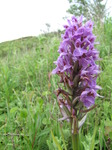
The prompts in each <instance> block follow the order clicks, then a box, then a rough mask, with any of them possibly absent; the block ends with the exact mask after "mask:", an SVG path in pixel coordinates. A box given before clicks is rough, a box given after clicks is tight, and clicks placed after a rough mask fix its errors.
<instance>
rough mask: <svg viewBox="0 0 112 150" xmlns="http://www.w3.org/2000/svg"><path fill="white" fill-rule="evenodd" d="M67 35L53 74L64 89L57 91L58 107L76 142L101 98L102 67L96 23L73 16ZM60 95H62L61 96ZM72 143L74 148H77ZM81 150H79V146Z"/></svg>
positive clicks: (67, 27)
mask: <svg viewBox="0 0 112 150" xmlns="http://www.w3.org/2000/svg"><path fill="white" fill-rule="evenodd" d="M64 28H65V33H64V34H63V35H62V42H61V44H60V47H59V50H58V52H59V57H58V59H57V61H55V62H54V63H55V65H56V68H55V69H54V70H53V71H52V74H57V75H59V76H60V83H63V84H64V86H65V88H64V89H62V88H60V87H59V88H58V90H57V91H56V95H57V99H58V103H59V108H60V111H61V113H62V115H63V118H61V119H59V120H61V121H62V120H67V121H70V123H71V132H72V137H73V138H72V139H73V141H74V140H76V139H75V137H78V136H76V135H77V134H78V133H79V128H80V126H82V124H81V119H82V120H83V121H82V122H83V123H84V120H85V119H86V112H88V111H89V110H91V109H92V108H94V107H95V98H96V97H97V96H99V95H98V94H97V90H99V89H101V87H100V86H98V85H97V84H96V80H97V77H98V75H99V73H100V67H99V65H97V64H96V61H98V60H100V59H99V52H98V51H97V49H95V44H97V43H95V39H96V36H95V35H93V33H92V30H93V22H92V21H91V20H90V21H88V22H86V23H85V24H83V16H80V17H79V18H76V17H75V16H73V17H72V18H71V20H68V25H65V26H64ZM60 95H61V96H60ZM75 147H77V146H74V144H73V149H75ZM77 149H78V147H77Z"/></svg>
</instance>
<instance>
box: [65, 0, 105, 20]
mask: <svg viewBox="0 0 112 150" xmlns="http://www.w3.org/2000/svg"><path fill="white" fill-rule="evenodd" d="M68 1H69V3H70V8H69V9H68V11H67V12H69V13H70V14H74V15H75V16H80V14H83V15H84V16H85V17H86V18H87V19H90V18H94V19H95V21H98V20H100V21H102V20H103V18H104V17H105V15H106V13H107V10H106V3H107V1H106V2H105V3H102V2H103V0H93V1H91V0H68Z"/></svg>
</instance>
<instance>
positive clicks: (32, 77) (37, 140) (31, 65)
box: [0, 19, 112, 150]
mask: <svg viewBox="0 0 112 150" xmlns="http://www.w3.org/2000/svg"><path fill="white" fill-rule="evenodd" d="M111 29H112V20H111V19H107V20H106V21H105V23H104V25H103V26H101V25H100V24H98V25H97V26H96V28H95V30H94V32H95V34H96V35H97V37H98V38H97V40H98V41H100V45H98V46H97V48H98V50H99V51H100V56H101V57H102V58H103V59H102V60H101V61H100V65H101V68H102V73H101V75H100V76H99V78H98V84H99V85H101V86H102V88H103V89H102V90H101V91H99V93H100V94H101V95H103V96H104V98H103V99H100V98H97V99H96V104H97V107H96V108H95V109H94V110H92V111H91V112H90V113H89V114H88V117H87V120H86V122H85V124H84V125H83V127H82V129H81V130H80V138H81V141H82V142H81V144H82V145H81V150H83V149H85V150H90V149H91V150H93V149H95V150H102V149H104V150H106V149H109V148H110V149H112V110H111V108H112V92H111V91H112V73H111V70H112V45H111V44H112V30H111ZM60 37H61V35H60V34H59V33H50V34H45V35H40V36H39V37H26V38H21V39H18V40H14V41H9V42H4V43H1V44H0V150H5V149H6V150H13V149H17V150H21V149H22V150H58V149H63V150H66V149H67V150H71V149H72V148H71V137H70V130H69V124H68V123H67V122H64V123H62V122H61V123H60V122H58V118H59V117H60V116H61V114H60V112H59V108H58V105H57V100H56V96H55V94H54V90H55V89H56V88H57V83H58V81H59V80H58V77H57V76H53V77H52V76H51V78H50V80H49V73H50V72H51V71H52V69H53V68H54V67H55V66H54V64H53V61H55V60H56V59H57V57H58V53H57V50H58V47H59V45H60V41H61V38H60Z"/></svg>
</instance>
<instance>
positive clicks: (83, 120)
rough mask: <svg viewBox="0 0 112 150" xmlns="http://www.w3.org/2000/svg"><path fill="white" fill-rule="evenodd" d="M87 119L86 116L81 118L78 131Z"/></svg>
mask: <svg viewBox="0 0 112 150" xmlns="http://www.w3.org/2000/svg"><path fill="white" fill-rule="evenodd" d="M86 118H87V114H86V115H85V116H84V117H83V118H82V120H81V121H79V129H80V128H81V127H82V125H83V124H84V122H85V121H86Z"/></svg>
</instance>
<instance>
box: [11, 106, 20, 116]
mask: <svg viewBox="0 0 112 150" xmlns="http://www.w3.org/2000/svg"><path fill="white" fill-rule="evenodd" d="M18 109H19V108H18V107H13V108H11V110H10V113H11V114H13V113H15V112H17V111H18Z"/></svg>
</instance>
